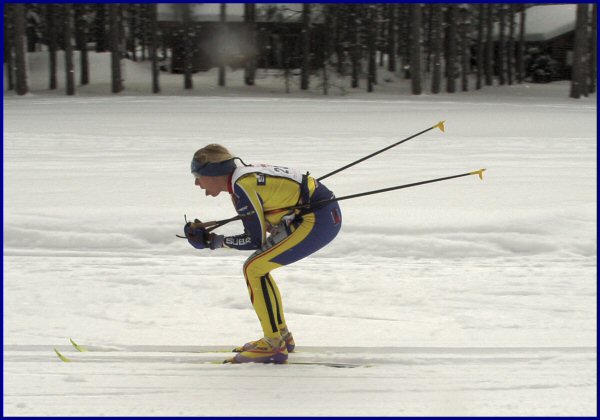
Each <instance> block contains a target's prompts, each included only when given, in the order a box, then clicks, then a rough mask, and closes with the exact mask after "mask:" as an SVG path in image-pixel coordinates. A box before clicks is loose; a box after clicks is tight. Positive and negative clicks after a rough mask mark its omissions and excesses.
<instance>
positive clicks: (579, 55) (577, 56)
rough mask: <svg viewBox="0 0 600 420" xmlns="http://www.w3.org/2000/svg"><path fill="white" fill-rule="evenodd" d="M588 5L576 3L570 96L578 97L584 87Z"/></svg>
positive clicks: (582, 92) (583, 90)
mask: <svg viewBox="0 0 600 420" xmlns="http://www.w3.org/2000/svg"><path fill="white" fill-rule="evenodd" d="M587 21H588V5H587V4H578V5H577V15H576V21H575V45H574V47H573V66H572V70H571V95H570V96H571V98H574V99H579V97H580V96H581V95H582V94H584V92H586V89H585V86H584V85H585V84H586V80H585V68H584V67H585V53H586V50H587V26H588V22H587Z"/></svg>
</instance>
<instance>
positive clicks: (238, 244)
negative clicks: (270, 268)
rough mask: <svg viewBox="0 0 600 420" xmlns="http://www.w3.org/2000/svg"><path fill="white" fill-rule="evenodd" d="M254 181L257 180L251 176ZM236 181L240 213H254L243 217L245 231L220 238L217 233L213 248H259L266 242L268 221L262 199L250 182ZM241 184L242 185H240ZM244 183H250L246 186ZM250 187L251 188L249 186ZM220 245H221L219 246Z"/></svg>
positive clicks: (235, 188)
mask: <svg viewBox="0 0 600 420" xmlns="http://www.w3.org/2000/svg"><path fill="white" fill-rule="evenodd" d="M251 180H252V182H256V181H254V180H253V179H252V178H251ZM240 181H242V182H239V183H236V184H235V186H234V194H235V195H236V197H237V198H238V200H237V205H236V211H237V212H238V214H248V213H250V212H253V214H252V215H250V216H246V217H244V218H243V219H242V223H243V224H244V233H243V234H241V235H235V236H225V237H221V238H219V236H220V235H215V236H214V237H213V239H212V241H211V242H212V246H211V248H212V249H215V248H220V247H226V248H235V249H240V250H252V249H259V248H261V247H262V245H263V244H264V242H265V238H266V225H267V223H266V221H265V219H264V212H263V207H262V199H261V197H260V196H259V195H258V193H257V192H256V191H255V190H253V189H252V188H251V184H250V183H244V182H243V181H245V179H242V180H240ZM240 184H241V185H240ZM244 184H250V185H246V186H244ZM248 187H250V188H248ZM219 245H220V246H219Z"/></svg>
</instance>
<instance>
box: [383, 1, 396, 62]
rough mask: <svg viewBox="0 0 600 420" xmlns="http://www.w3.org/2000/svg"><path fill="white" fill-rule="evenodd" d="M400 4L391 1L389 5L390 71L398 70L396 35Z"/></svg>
mask: <svg viewBox="0 0 600 420" xmlns="http://www.w3.org/2000/svg"><path fill="white" fill-rule="evenodd" d="M397 9H398V5H397V4H395V3H390V4H388V5H387V24H388V30H387V48H386V49H387V55H388V67H387V69H388V71H390V72H395V71H396V37H397V26H396V10H397Z"/></svg>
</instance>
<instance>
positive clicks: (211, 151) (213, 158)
mask: <svg viewBox="0 0 600 420" xmlns="http://www.w3.org/2000/svg"><path fill="white" fill-rule="evenodd" d="M233 157H234V156H233V155H232V154H231V153H229V150H227V149H226V148H225V147H223V146H221V145H220V144H209V145H208V146H204V147H203V148H202V149H198V150H197V151H196V153H194V160H195V161H197V162H198V163H200V164H201V165H204V164H205V163H219V162H223V161H225V160H229V159H233Z"/></svg>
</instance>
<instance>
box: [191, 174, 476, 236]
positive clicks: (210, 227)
mask: <svg viewBox="0 0 600 420" xmlns="http://www.w3.org/2000/svg"><path fill="white" fill-rule="evenodd" d="M484 171H485V169H479V170H477V171H471V172H466V173H464V174H459V175H451V176H445V177H443V178H435V179H428V180H426V181H419V182H413V183H411V184H403V185H397V186H395V187H388V188H382V189H379V190H373V191H366V192H362V193H357V194H351V195H345V196H343V197H335V198H330V199H327V200H321V201H315V202H314V203H306V204H298V205H295V206H289V207H282V208H280V209H273V210H268V211H266V212H265V214H273V213H277V212H281V211H289V210H296V209H306V210H309V209H312V208H315V207H318V206H323V205H325V204H329V203H333V202H334V201H343V200H349V199H351V198H357V197H364V196H367V195H373V194H380V193H384V192H388V191H395V190H401V189H404V188H411V187H417V186H419V185H425V184H432V183H434V182H441V181H447V180H449V179H455V178H461V177H464V176H469V175H478V176H479V179H481V180H483V172H484ZM254 214H256V212H255V211H251V212H248V213H244V214H239V215H237V216H234V217H231V218H229V219H223V220H215V221H213V222H204V223H202V222H200V223H192V226H193V227H204V228H208V229H206V231H207V232H210V231H212V230H214V229H216V228H218V227H220V226H223V225H224V224H226V223H229V222H233V221H235V220H240V219H243V218H244V217H249V216H252V215H254Z"/></svg>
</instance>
